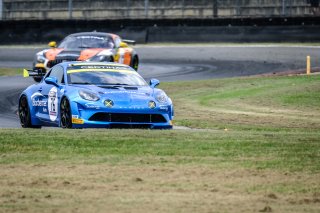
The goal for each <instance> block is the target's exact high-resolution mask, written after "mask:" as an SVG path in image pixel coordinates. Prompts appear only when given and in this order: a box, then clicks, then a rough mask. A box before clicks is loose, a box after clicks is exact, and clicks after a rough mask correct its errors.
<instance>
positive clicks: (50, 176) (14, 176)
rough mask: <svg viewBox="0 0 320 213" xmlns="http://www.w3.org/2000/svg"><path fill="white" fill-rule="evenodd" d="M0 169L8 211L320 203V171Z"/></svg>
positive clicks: (1, 206)
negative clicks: (316, 188) (314, 188)
mask: <svg viewBox="0 0 320 213" xmlns="http://www.w3.org/2000/svg"><path fill="white" fill-rule="evenodd" d="M0 171H1V172H0V211H3V212H15V211H24V212H52V211H55V212H61V211H63V212H72V211H76V212H88V211H90V212H105V211H106V209H107V210H108V212H271V211H272V212H316V211H318V210H320V207H319V199H320V196H319V194H317V191H313V187H314V186H315V185H314V184H319V183H318V180H319V179H320V175H319V174H296V173H283V172H275V171H264V170H248V169H230V170H225V169H223V170H222V169H217V168H214V167H211V166H192V165H191V166H190V165H189V166H187V165H181V166H179V167H175V166H154V165H153V166H148V165H139V166H128V165H117V166H114V165H110V164H99V165H42V166H40V167H38V166H32V165H31V166H30V165H19V166H15V167H10V166H4V165H1V166H0ZM317 187H319V185H318V186H317ZM296 189H297V190H296Z"/></svg>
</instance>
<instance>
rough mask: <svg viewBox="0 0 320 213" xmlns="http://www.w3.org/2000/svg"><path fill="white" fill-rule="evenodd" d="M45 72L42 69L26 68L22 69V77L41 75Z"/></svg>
mask: <svg viewBox="0 0 320 213" xmlns="http://www.w3.org/2000/svg"><path fill="white" fill-rule="evenodd" d="M45 74H46V72H44V71H43V70H42V69H33V70H28V69H23V77H24V78H27V77H30V76H31V77H42V76H44V75H45Z"/></svg>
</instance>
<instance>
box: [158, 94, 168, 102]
mask: <svg viewBox="0 0 320 213" xmlns="http://www.w3.org/2000/svg"><path fill="white" fill-rule="evenodd" d="M156 99H157V101H159V102H160V103H165V102H167V101H168V96H167V95H166V93H164V92H163V91H160V92H158V93H156Z"/></svg>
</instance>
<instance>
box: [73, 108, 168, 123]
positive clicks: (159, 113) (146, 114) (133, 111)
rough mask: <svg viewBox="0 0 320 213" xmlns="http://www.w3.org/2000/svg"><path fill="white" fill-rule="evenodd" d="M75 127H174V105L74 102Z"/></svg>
mask: <svg viewBox="0 0 320 213" xmlns="http://www.w3.org/2000/svg"><path fill="white" fill-rule="evenodd" d="M71 107H72V123H73V124H72V125H73V127H74V128H148V129H172V127H173V125H172V120H173V116H172V110H171V109H172V106H171V105H168V106H166V107H164V106H159V107H157V108H154V109H149V108H133V107H118V108H108V107H102V106H100V105H95V104H88V103H86V104H84V103H78V102H72V103H71Z"/></svg>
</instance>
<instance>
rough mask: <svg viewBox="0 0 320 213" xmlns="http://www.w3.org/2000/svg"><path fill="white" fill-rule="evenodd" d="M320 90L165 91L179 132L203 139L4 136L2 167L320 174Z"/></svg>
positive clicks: (276, 85)
mask: <svg viewBox="0 0 320 213" xmlns="http://www.w3.org/2000/svg"><path fill="white" fill-rule="evenodd" d="M319 82H320V75H314V76H291V77H267V78H260V77H251V78H233V79H221V80H206V81H194V82H176V83H164V84H162V85H161V87H162V88H164V89H165V90H166V91H167V93H168V94H169V95H170V96H171V97H172V99H173V102H174V103H175V110H176V116H175V122H176V124H177V125H183V126H188V127H192V128H198V129H201V128H202V129H208V130H207V131H206V130H200V131H199V130H191V131H189V130H186V131H182V130H180V131H174V130H173V131H150V130H147V131H146V130H138V131H137V130H121V131H120V130H59V129H55V130H41V131H39V130H25V129H18V130H17V129H15V130H10V129H9V130H4V129H2V130H0V133H1V136H0V140H1V145H0V151H1V153H2V154H3V156H4V157H2V158H1V160H0V162H1V163H10V162H11V163H12V162H15V163H17V162H24V163H28V162H37V161H55V160H58V161H60V160H68V161H69V160H75V161H76V160H77V159H79V158H80V159H82V158H83V159H85V160H86V162H88V163H95V162H101V161H102V162H103V159H101V156H109V157H110V156H111V158H112V159H113V161H114V162H117V161H123V162H126V161H128V162H130V160H129V158H137V157H144V156H147V157H148V158H152V157H170V160H171V161H173V162H172V163H177V164H179V163H213V162H215V165H217V166H227V167H230V166H231V167H235V166H241V167H249V168H261V169H282V170H293V171H299V170H307V171H319V169H320V164H318V163H316V162H317V159H318V158H319V157H320V152H319V150H320V131H319V129H320V95H319V94H320V83H319ZM109 157H108V158H106V159H109Z"/></svg>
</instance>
